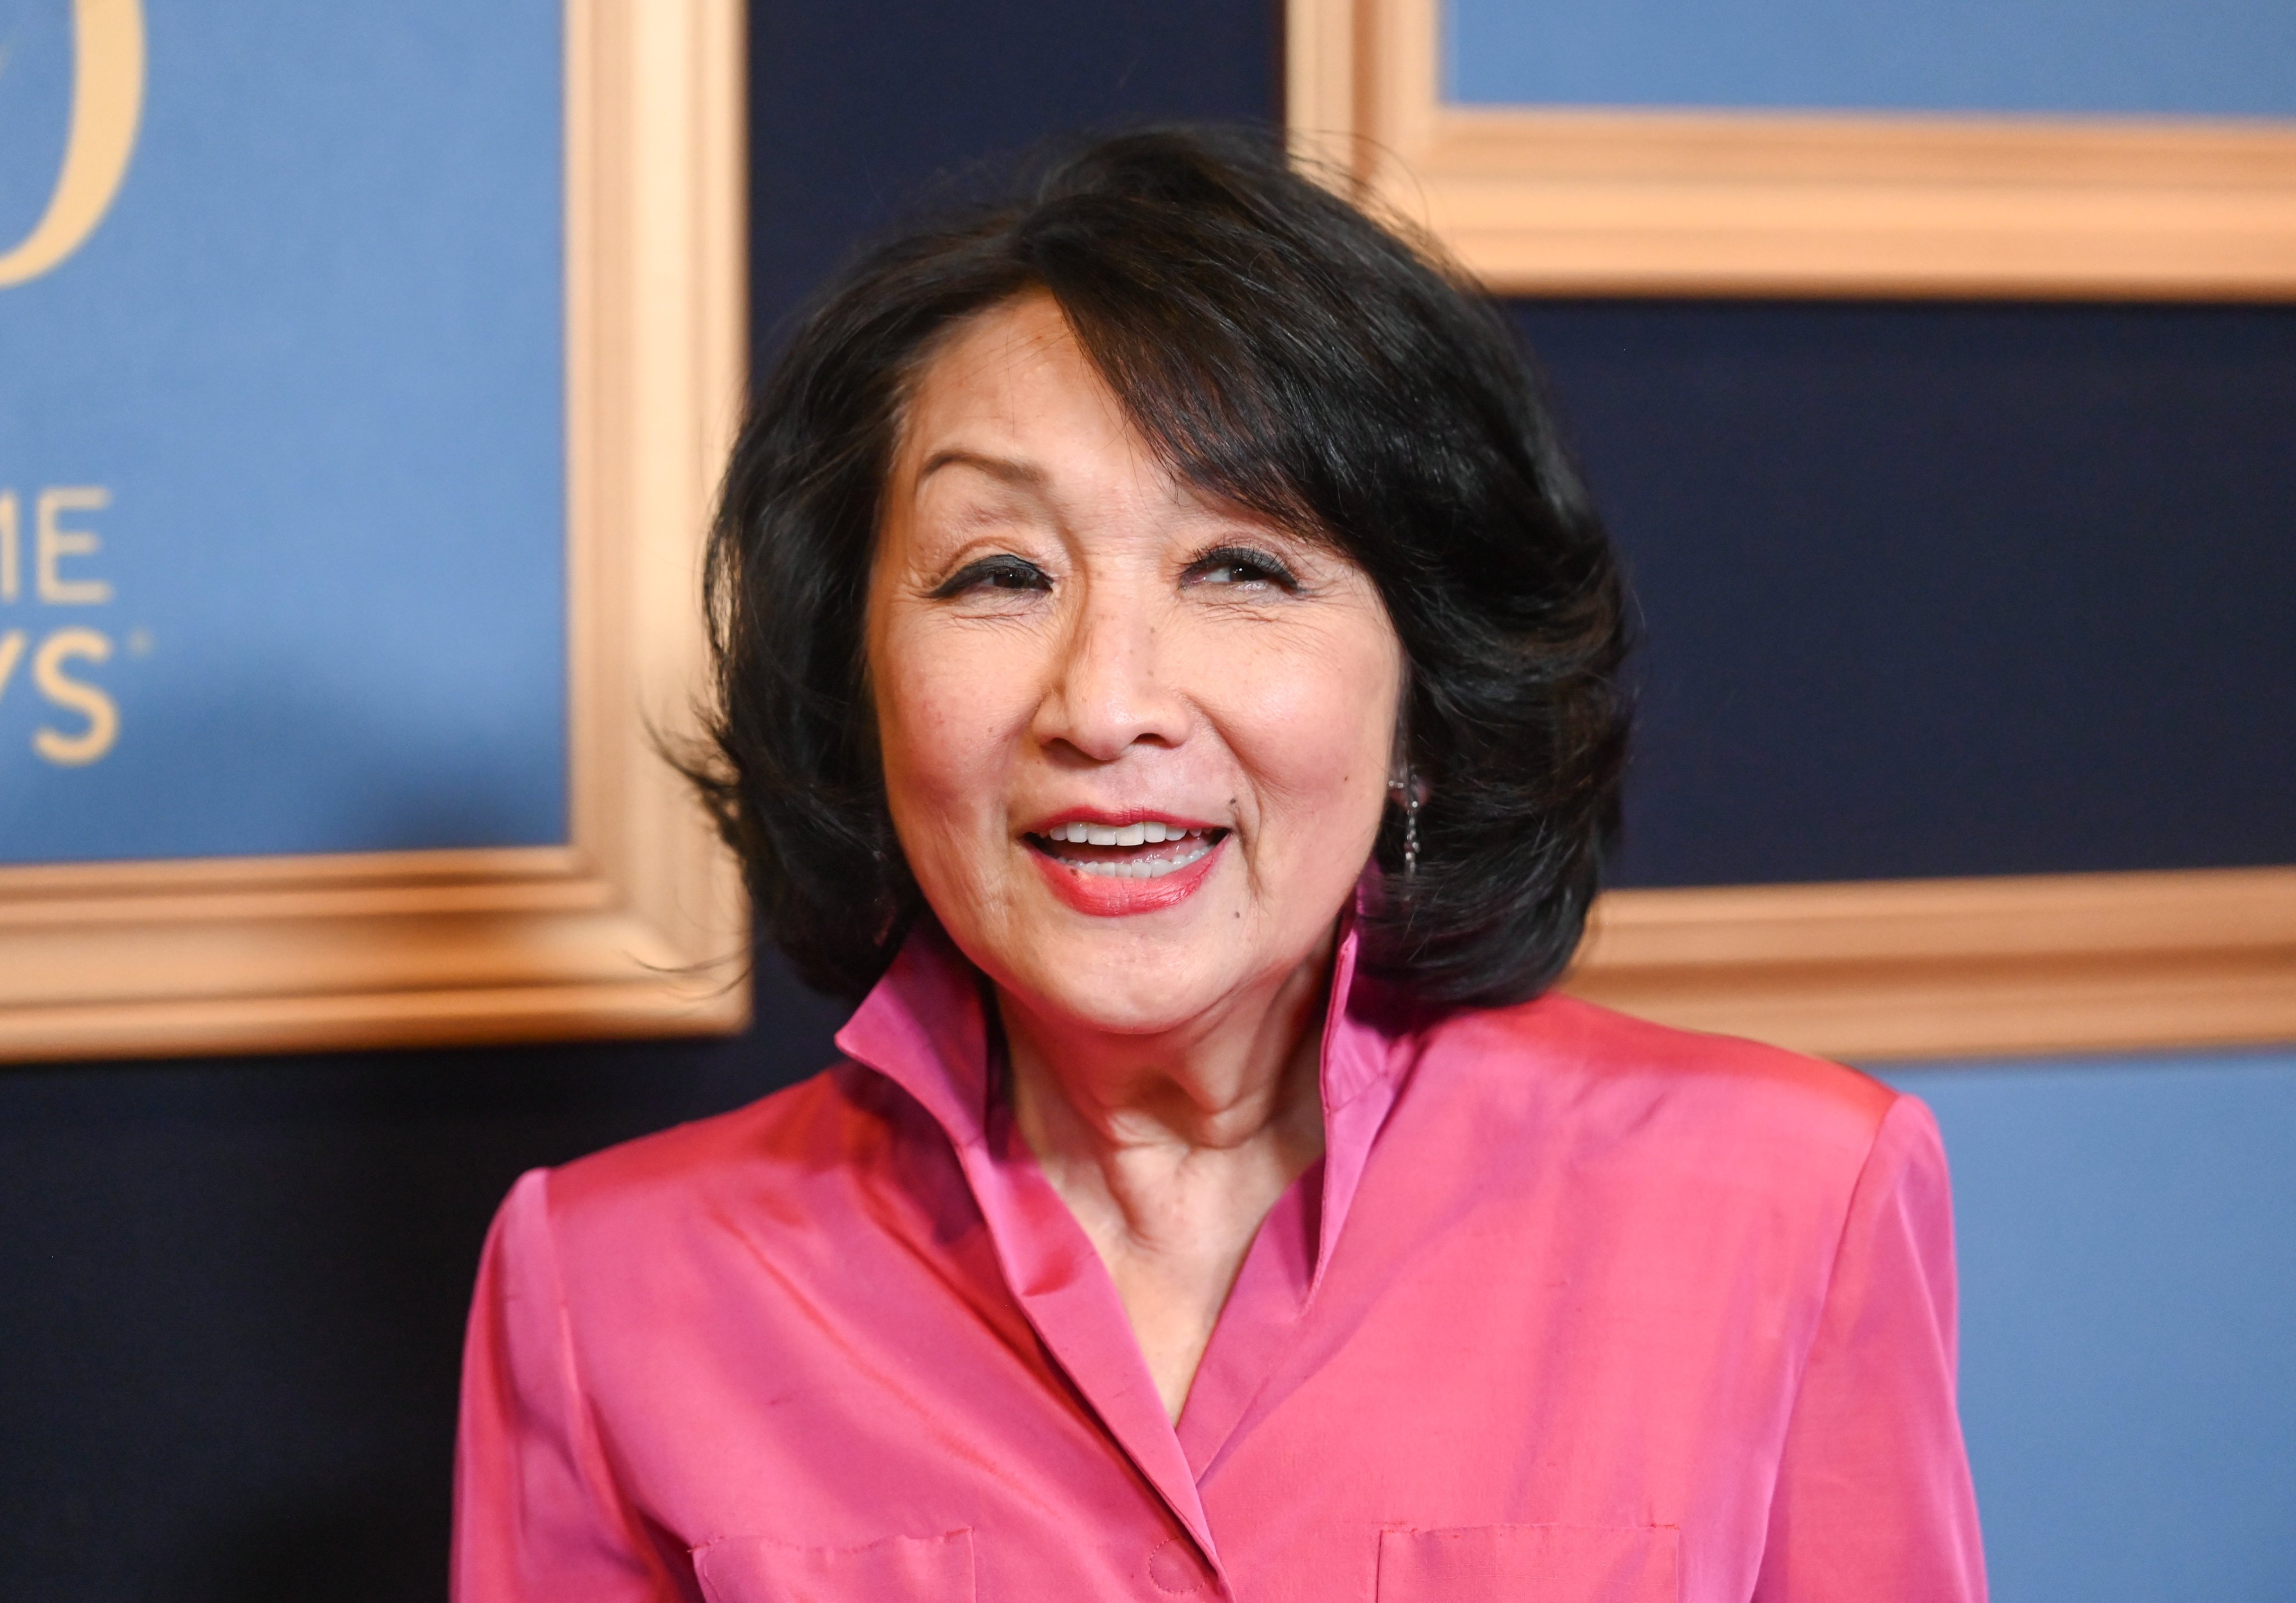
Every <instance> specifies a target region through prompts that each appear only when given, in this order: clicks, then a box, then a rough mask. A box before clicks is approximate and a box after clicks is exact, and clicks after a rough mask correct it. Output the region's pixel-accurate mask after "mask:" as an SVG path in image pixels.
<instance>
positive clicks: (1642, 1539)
mask: <svg viewBox="0 0 2296 1603" xmlns="http://www.w3.org/2000/svg"><path fill="white" fill-rule="evenodd" d="M1675 1548H1676V1533H1675V1530H1674V1527H1672V1526H1670V1525H1456V1526H1453V1527H1451V1528H1449V1529H1447V1530H1438V1531H1413V1530H1393V1529H1390V1530H1386V1531H1382V1532H1381V1533H1379V1603H1676V1597H1677V1592H1676V1582H1675Z"/></svg>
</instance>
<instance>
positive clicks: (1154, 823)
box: [1021, 818, 1227, 879]
mask: <svg viewBox="0 0 2296 1603" xmlns="http://www.w3.org/2000/svg"><path fill="white" fill-rule="evenodd" d="M1226 834H1227V831H1226V830H1225V829H1222V828H1219V827H1218V826H1202V825H1200V826H1193V827H1191V826H1186V825H1181V824H1167V823H1165V822H1163V821H1162V820H1160V819H1156V818H1147V819H1142V820H1140V821H1138V822H1136V823H1131V824H1091V823H1085V822H1082V821H1079V820H1070V821H1069V822H1066V823H1061V824H1054V825H1051V826H1048V827H1046V829H1045V830H1044V831H1043V832H1042V833H1040V834H1027V835H1024V836H1022V837H1021V838H1022V839H1024V840H1026V841H1027V842H1028V843H1029V846H1030V848H1032V849H1033V850H1035V851H1037V852H1040V853H1042V854H1043V855H1044V856H1046V857H1048V858H1050V859H1052V860H1053V861H1054V862H1056V863H1058V864H1060V865H1061V866H1062V867H1065V868H1073V869H1075V870H1076V871H1077V872H1078V873H1079V874H1087V875H1093V876H1095V877H1096V878H1102V879H1162V878H1163V877H1164V876H1165V875H1169V874H1177V873H1179V872H1180V871H1181V870H1182V869H1184V868H1186V867H1191V866H1192V865H1193V864H1195V863H1198V862H1201V861H1202V860H1203V859H1204V858H1206V857H1208V856H1209V855H1210V853H1211V851H1212V849H1213V848H1214V847H1216V846H1218V844H1219V843H1220V841H1221V839H1222V837H1224V836H1225V835H1226Z"/></svg>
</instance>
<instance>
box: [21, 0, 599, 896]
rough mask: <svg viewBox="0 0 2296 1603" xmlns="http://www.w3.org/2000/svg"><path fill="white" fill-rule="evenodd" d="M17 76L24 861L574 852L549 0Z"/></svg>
mask: <svg viewBox="0 0 2296 1603" xmlns="http://www.w3.org/2000/svg"><path fill="white" fill-rule="evenodd" d="M76 21H77V29H76V27H75V22H76ZM76 33H77V35H78V39H77V44H76V39H75V35H76ZM139 36H140V39H141V42H142V44H143V50H142V51H141V53H140V54H141V59H140V61H139V60H138V55H139V52H138V51H137V49H136V45H137V44H138V42H139ZM0 49H4V54H0V864H8V863H19V864H21V863H57V862H76V861H91V860H101V859H145V858H160V859H166V858H186V857H204V856H215V855H242V854H269V853H313V852H356V851H394V850H406V849H417V848H432V847H475V846H505V845H528V844H542V843H553V842H558V841H561V840H562V839H564V838H565V834H566V828H567V823H566V817H567V802H566V787H567V775H566V735H565V729H566V717H567V714H566V675H565V655H566V646H565V572H564V569H565V559H564V529H565V489H564V483H565V450H566V445H565V426H564V414H565V381H564V366H565V364H564V337H563V323H564V294H563V288H562V285H563V277H564V273H563V262H562V255H563V243H562V241H563V232H564V230H563V221H562V219H563V201H562V173H563V162H562V24H561V20H560V12H559V6H558V4H556V0H490V3H489V4H483V5H471V4H455V3H454V0H392V4H389V5H388V6H362V5H307V6H283V5H277V4H259V3H257V0H201V4H196V5H181V4H152V5H150V6H148V7H145V6H143V5H140V4H137V3H136V0H79V4H78V5H77V6H76V7H75V6H74V5H73V4H70V3H69V0H0ZM123 151H124V165H123V163H122V155H123ZM59 248H61V251H62V254H61V256H60V257H57V250H58V249H59ZM51 257H54V258H56V259H53V260H47V259H45V258H51Z"/></svg>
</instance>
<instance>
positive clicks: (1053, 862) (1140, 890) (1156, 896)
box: [1021, 835, 1232, 918]
mask: <svg viewBox="0 0 2296 1603" xmlns="http://www.w3.org/2000/svg"><path fill="white" fill-rule="evenodd" d="M1231 838H1232V837H1231V836H1228V835H1222V836H1220V838H1219V839H1218V841H1217V842H1215V843H1213V845H1212V849H1211V850H1210V851H1207V852H1205V853H1204V854H1203V856H1201V857H1200V858H1198V859H1196V860H1195V861H1194V862H1193V863H1190V864H1189V865H1188V866H1187V867H1185V868H1175V869H1174V870H1172V872H1171V873H1169V874H1167V875H1161V876H1160V877H1159V878H1156V879H1119V878H1117V877H1116V876H1115V875H1112V874H1087V873H1085V872H1084V871H1083V870H1082V869H1080V868H1071V867H1069V866H1068V865H1067V864H1065V863H1063V862H1062V861H1061V860H1060V859H1057V858H1055V857H1054V856H1052V855H1051V854H1050V853H1048V852H1043V851H1037V849H1036V848H1035V847H1034V846H1024V847H1022V848H1021V850H1023V851H1026V852H1027V853H1028V854H1029V856H1030V857H1031V858H1034V859H1036V863H1037V872H1038V873H1040V874H1042V875H1044V876H1045V883H1046V884H1048V885H1050V886H1051V887H1052V889H1053V894H1054V895H1055V896H1057V897H1059V898H1060V899H1061V900H1062V901H1064V902H1066V903H1068V904H1069V906H1070V907H1072V908H1075V909H1076V910H1077V911H1078V912H1079V913H1090V914H1092V915H1093V916H1094V917H1097V918H1120V917H1124V916H1125V915H1127V914H1129V913H1153V912H1155V911H1157V910H1158V909H1159V908H1170V907H1177V906H1178V905H1179V904H1180V903H1181V902H1184V901H1185V900H1188V898H1189V897H1191V896H1193V895H1194V894H1195V893H1196V890H1197V887H1199V886H1201V884H1203V883H1204V881H1205V880H1206V879H1207V878H1209V877H1210V875H1211V871H1212V865H1213V864H1215V863H1217V862H1218V861H1219V858H1220V853H1221V852H1223V851H1226V850H1227V843H1228V842H1229V840H1230V839H1231Z"/></svg>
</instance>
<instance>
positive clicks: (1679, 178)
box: [1284, 0, 2296, 300]
mask: <svg viewBox="0 0 2296 1603" xmlns="http://www.w3.org/2000/svg"><path fill="white" fill-rule="evenodd" d="M1439 23H1440V13H1439V0H1287V3H1286V11H1285V70H1284V88H1285V120H1286V123H1287V125H1288V127H1289V128H1290V130H1291V133H1292V137H1293V139H1294V141H1295V142H1296V144H1298V145H1299V146H1300V147H1301V148H1303V149H1306V150H1308V151H1311V152H1314V153H1315V154H1316V156H1318V157H1319V158H1320V159H1321V160H1323V161H1324V163H1326V164H1327V165H1328V167H1329V168H1330V169H1331V170H1333V171H1334V172H1337V173H1340V174H1342V175H1345V177H1346V178H1347V180H1348V181H1349V183H1351V184H1352V185H1355V186H1356V187H1357V190H1358V192H1359V193H1362V194H1363V195H1365V197H1367V198H1369V199H1371V200H1374V201H1376V202H1378V203H1379V204H1381V205H1382V206H1384V207H1386V208H1388V209H1389V210H1392V211H1393V212H1395V213H1397V214H1398V215H1400V216H1402V217H1404V218H1409V219H1411V220H1413V221H1415V222H1417V223H1419V224H1421V225H1422V226H1425V227H1427V228H1428V229H1429V230H1430V231H1431V233H1432V234H1434V235H1435V237H1436V238H1438V239H1439V240H1440V241H1442V242H1443V243H1444V244H1445V245H1446V246H1447V248H1448V249H1449V250H1450V251H1451V252H1452V253H1453V254H1454V255H1455V256H1456V258H1457V259H1459V261H1460V262H1462V263H1463V264H1464V266H1465V267H1467V268H1468V269H1469V270H1470V271H1472V272H1473V273H1474V274H1475V275H1477V276H1478V277H1480V278H1481V279H1482V280H1483V281H1484V282H1485V283H1487V284H1490V285H1491V286H1492V287H1493V288H1494V289H1497V290H1498V291H1499V292H1502V293H1505V294H1525V295H1674V294H1681V295H1701V296H1714V295H1747V296H1761V295H1773V296H1857V297H1866V298H1886V297H1920V298H1946V297H1969V298H2006V297H2014V298H2019V299H2093V300H2287V299H2290V298H2291V297H2292V296H2296V123H2284V122H2274V121H2263V120H2257V121H2240V120H2230V119H2147V118H2095V119H2078V118H2062V117H2054V116H2052V117H2039V116H2033V117H2023V116H2021V117H1976V116H1963V115H1958V114H1956V115H1937V116H1927V115H1923V116H1907V115H1902V114H1890V115H1883V114H1878V113H1872V114H1869V113H1862V112H1858V113H1851V112H1824V113H1777V112H1768V111H1759V112H1758V111H1743V112H1741V111H1659V110H1643V109H1631V110H1616V111H1612V110H1607V109H1599V110H1580V109H1567V110H1566V109H1546V108H1538V107H1529V106H1522V107H1516V106H1505V107H1500V106H1480V105H1477V106H1462V105H1451V104H1447V103H1445V102H1444V101H1443V99H1442V96H1441V92H1440V82H1439V72H1440V60H1441V57H1440V49H1439V31H1438V30H1439Z"/></svg>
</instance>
